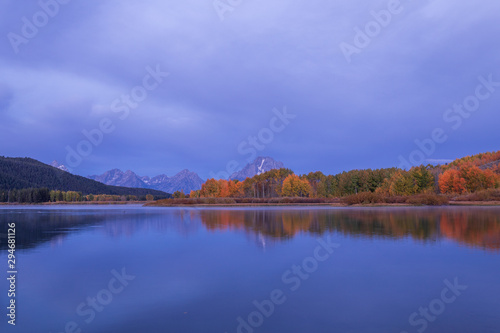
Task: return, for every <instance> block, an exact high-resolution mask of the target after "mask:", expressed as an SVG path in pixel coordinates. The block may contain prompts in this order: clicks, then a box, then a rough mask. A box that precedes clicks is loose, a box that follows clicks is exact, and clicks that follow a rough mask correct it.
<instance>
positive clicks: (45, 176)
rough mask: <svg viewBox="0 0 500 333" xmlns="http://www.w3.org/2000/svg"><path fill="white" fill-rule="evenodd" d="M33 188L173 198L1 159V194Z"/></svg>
mask: <svg viewBox="0 0 500 333" xmlns="http://www.w3.org/2000/svg"><path fill="white" fill-rule="evenodd" d="M29 188H47V189H49V190H54V191H57V190H59V191H65V192H66V191H75V192H81V193H82V194H83V195H88V194H107V195H120V196H121V195H125V196H126V195H134V196H145V195H148V194H151V195H153V196H155V197H156V198H166V197H169V195H168V194H167V193H165V192H161V191H156V190H151V189H137V188H127V187H118V186H109V185H104V184H102V183H99V182H96V181H94V180H91V179H88V178H85V177H81V176H76V175H72V174H70V173H68V172H65V171H62V170H59V169H57V168H54V167H52V166H50V165H47V164H43V163H41V162H39V161H37V160H34V159H31V158H8V157H0V191H9V190H13V189H18V190H20V189H29Z"/></svg>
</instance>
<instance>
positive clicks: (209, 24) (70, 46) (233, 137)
mask: <svg viewBox="0 0 500 333" xmlns="http://www.w3.org/2000/svg"><path fill="white" fill-rule="evenodd" d="M0 5H1V7H2V10H1V11H0V34H2V39H1V43H0V155H4V156H12V157H14V156H16V157H17V156H20V157H25V156H28V157H32V158H35V159H38V160H40V161H42V162H45V163H50V162H51V161H52V160H54V159H56V160H58V161H60V162H61V163H64V164H66V165H69V166H70V167H71V168H72V171H73V173H76V174H80V175H89V174H95V173H102V172H104V171H106V170H108V169H112V168H120V169H123V170H127V169H131V170H133V171H135V172H136V173H138V174H140V175H149V176H154V175H157V174H160V173H166V174H167V175H173V174H175V173H176V172H178V171H180V170H182V169H185V168H188V169H190V170H192V171H195V172H198V173H199V174H200V176H202V177H203V178H206V177H209V176H210V175H214V174H217V173H220V172H221V171H224V170H227V169H228V163H229V169H230V171H232V169H234V168H235V167H236V166H237V165H240V166H243V164H245V163H246V162H247V161H248V160H250V159H251V158H253V157H254V155H255V154H254V152H256V153H257V154H258V155H263V156H272V157H273V158H275V159H277V160H280V161H282V162H284V163H285V165H286V166H287V167H289V168H291V169H293V170H294V171H295V172H296V173H306V172H309V171H316V170H321V171H323V172H325V173H337V172H341V171H343V170H350V169H356V168H380V167H391V166H398V165H404V163H403V162H402V161H403V160H406V161H408V163H420V162H425V163H427V162H439V161H446V160H448V159H453V158H456V157H461V156H465V155H469V154H474V153H479V152H484V151H494V150H495V151H496V150H498V149H499V146H498V142H499V139H500V134H499V133H500V131H499V130H498V127H499V124H500V107H499V105H500V83H497V82H500V62H499V60H500V43H498V36H500V25H499V24H498V22H499V21H500V2H498V1H494V0H479V1H474V2H471V1H452V0H433V1H425V0H423V1H409V0H401V1H400V2H399V4H398V2H397V1H395V0H389V1H387V0H383V1H378V0H377V1H375V0H369V1H367V0H341V1H340V0H316V1H299V0H297V1H294V0H288V1H284V0H274V1H264V0H217V1H215V2H214V1H213V0H183V1H171V0H166V1H165V0H145V1H140V2H139V1H132V0H119V1H118V0H108V1H97V0H89V1H78V0H71V1H68V0H64V1H63V0H59V2H56V0H41V1H32V0H23V1H15V0H0ZM416 140H419V141H418V142H419V143H420V146H419V145H417V143H416ZM231 161H233V162H231ZM234 161H236V162H234Z"/></svg>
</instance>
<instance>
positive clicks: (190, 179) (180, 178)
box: [88, 169, 205, 194]
mask: <svg viewBox="0 0 500 333" xmlns="http://www.w3.org/2000/svg"><path fill="white" fill-rule="evenodd" d="M88 178H90V179H93V180H95V181H98V182H101V183H103V184H106V185H113V186H125V187H136V188H149V189H154V190H158V191H163V192H167V193H174V192H176V191H181V190H182V191H184V193H186V194H189V192H191V191H196V190H199V189H201V185H202V184H203V183H204V182H205V181H204V180H203V179H201V178H200V176H198V174H196V173H194V172H191V171H189V170H187V169H186V170H182V171H181V172H179V173H178V174H176V175H175V176H172V177H168V176H167V175H159V176H156V177H153V178H150V177H148V176H138V175H137V174H135V173H134V172H132V171H130V170H127V171H125V172H123V171H121V170H119V169H113V170H109V171H106V172H105V173H103V174H102V175H93V176H89V177H88Z"/></svg>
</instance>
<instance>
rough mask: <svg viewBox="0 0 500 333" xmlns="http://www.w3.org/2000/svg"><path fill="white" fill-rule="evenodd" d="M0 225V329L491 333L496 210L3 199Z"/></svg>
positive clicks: (499, 291) (497, 291) (497, 322)
mask: <svg viewBox="0 0 500 333" xmlns="http://www.w3.org/2000/svg"><path fill="white" fill-rule="evenodd" d="M11 222H15V223H16V225H17V227H16V231H17V252H16V259H17V261H16V264H17V269H18V276H17V290H16V296H17V297H16V303H17V317H16V326H15V327H12V326H11V325H8V324H7V319H8V318H7V316H6V313H7V309H6V307H7V306H8V301H9V299H8V297H7V290H8V288H9V286H8V283H7V281H6V279H5V277H6V276H7V245H6V238H5V233H7V223H11ZM0 233H2V235H0V244H1V245H0V249H1V255H0V259H1V261H0V267H1V270H2V275H1V276H2V277H4V278H2V282H0V295H1V296H0V302H1V304H0V305H1V308H2V309H3V310H1V316H0V318H2V319H1V322H0V332H27V333H28V332H29V333H33V332H37V333H38V332H53V333H60V332H121V333H128V332H141V333H142V332H144V333H153V332H162V333H164V332H196V333H197V332H200V333H204V332H218V333H224V332H243V333H249V332H269V333H270V332H273V333H279V332H304V333H309V332H384V333H387V332H395V333H401V332H408V333H411V332H453V333H456V332H500V209H498V208H391V209H322V208H292V209H290V208H287V209H279V208H269V209H268V208H265V209H253V208H252V209H195V208H194V209H184V208H142V207H137V206H127V207H123V206H121V207H104V208H103V207H74V206H73V207H55V206H53V207H49V208H41V207H31V208H29V209H24V210H22V209H14V208H12V207H3V208H1V209H0ZM2 236H3V237H2Z"/></svg>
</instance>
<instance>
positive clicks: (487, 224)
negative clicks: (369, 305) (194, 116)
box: [199, 208, 500, 251]
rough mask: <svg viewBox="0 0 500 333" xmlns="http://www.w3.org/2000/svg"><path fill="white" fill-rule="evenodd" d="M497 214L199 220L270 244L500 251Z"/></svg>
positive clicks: (276, 214)
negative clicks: (399, 243) (360, 243)
mask: <svg viewBox="0 0 500 333" xmlns="http://www.w3.org/2000/svg"><path fill="white" fill-rule="evenodd" d="M499 212H500V210H499V209H498V208H490V209H488V208H444V209H443V208H438V209H427V208H424V209H418V208H417V209H415V208H408V209H358V210H351V209H349V210H324V209H319V210H209V211H200V212H199V215H200V218H201V220H202V222H203V224H204V225H205V226H206V228H207V229H209V230H238V229H241V230H245V231H246V232H249V233H252V234H254V235H258V236H259V237H262V235H264V236H265V237H267V238H268V239H269V240H270V241H272V240H286V239H290V238H293V237H294V236H295V235H297V234H300V233H309V234H317V235H321V234H323V233H325V232H337V233H341V234H343V235H348V236H353V237H378V238H393V239H400V238H405V237H411V238H412V239H414V240H417V241H421V242H429V241H432V242H435V241H439V240H442V239H450V240H453V241H456V242H458V243H460V244H464V245H467V246H472V247H477V248H481V249H486V250H494V251H498V250H500V214H499Z"/></svg>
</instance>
